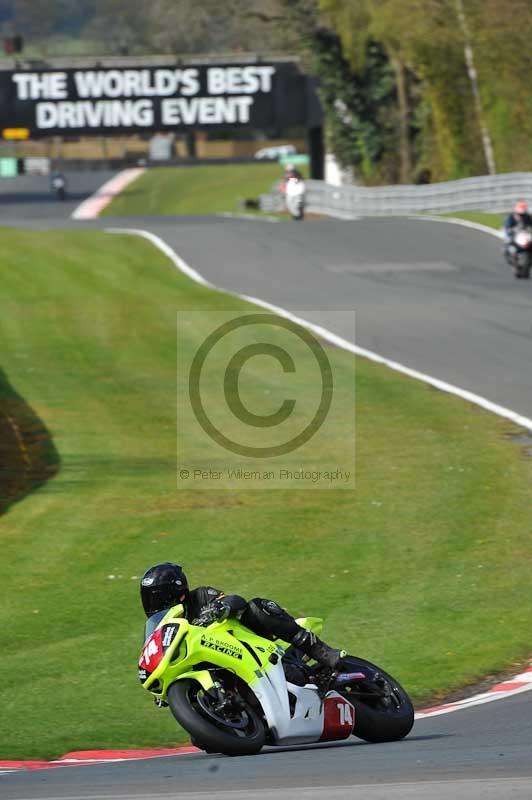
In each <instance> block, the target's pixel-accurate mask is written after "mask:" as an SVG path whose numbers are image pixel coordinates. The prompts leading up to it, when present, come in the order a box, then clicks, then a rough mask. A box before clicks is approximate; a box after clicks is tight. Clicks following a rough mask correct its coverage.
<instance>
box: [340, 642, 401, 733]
mask: <svg viewBox="0 0 532 800" xmlns="http://www.w3.org/2000/svg"><path fill="white" fill-rule="evenodd" d="M342 670H345V671H346V672H359V671H360V672H363V673H365V674H366V675H367V676H368V678H369V680H368V681H367V683H366V681H363V682H356V683H354V684H353V685H351V686H350V685H348V686H343V687H342V688H341V689H338V690H337V691H338V692H339V693H340V694H342V695H343V696H344V697H345V698H346V700H348V701H349V702H350V703H351V704H352V705H353V706H354V708H355V725H354V728H353V734H354V736H358V738H359V739H364V740H365V741H366V742H396V741H397V740H399V739H404V737H405V736H407V735H408V734H409V733H410V731H411V730H412V727H413V725H414V707H413V705H412V701H411V700H410V698H409V696H408V694H407V693H406V691H405V690H404V689H403V687H402V686H401V684H400V683H399V681H396V680H395V678H392V676H391V675H389V674H388V673H387V672H385V671H384V670H383V669H381V668H380V667H377V666H376V665H375V664H372V663H371V662H369V661H365V660H364V659H363V658H356V657H355V656H347V657H346V658H345V659H343V661H342ZM374 679H375V680H374Z"/></svg>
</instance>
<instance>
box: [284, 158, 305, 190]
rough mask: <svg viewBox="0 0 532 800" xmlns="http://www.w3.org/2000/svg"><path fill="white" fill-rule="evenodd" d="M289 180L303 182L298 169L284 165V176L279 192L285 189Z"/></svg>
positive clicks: (290, 165) (291, 165)
mask: <svg viewBox="0 0 532 800" xmlns="http://www.w3.org/2000/svg"><path fill="white" fill-rule="evenodd" d="M289 180H296V181H302V180H303V174H302V173H301V172H300V171H299V170H298V169H296V168H295V166H294V165H293V164H286V166H285V168H284V176H283V180H282V182H281V191H284V187H286V184H287V183H288V181H289Z"/></svg>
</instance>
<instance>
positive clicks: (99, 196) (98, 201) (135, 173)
mask: <svg viewBox="0 0 532 800" xmlns="http://www.w3.org/2000/svg"><path fill="white" fill-rule="evenodd" d="M145 171H146V170H145V169H143V168H141V167H135V168H133V169H124V170H122V172H119V173H118V175H114V176H113V177H112V178H111V179H110V180H108V181H106V183H104V184H103V185H102V186H100V188H99V189H98V190H97V191H96V192H95V193H94V194H92V195H91V196H90V197H87V199H86V200H84V201H83V203H81V204H80V205H79V206H78V207H77V208H76V209H74V211H73V212H72V214H71V218H72V219H96V217H97V216H98V215H99V214H100V213H101V212H102V211H103V209H104V208H105V207H106V206H107V205H109V203H110V202H111V200H113V199H114V198H115V197H116V196H117V194H120V192H121V191H123V190H124V189H125V188H126V186H129V184H130V183H132V182H133V181H135V180H137V178H138V177H139V175H142V173H143V172H145Z"/></svg>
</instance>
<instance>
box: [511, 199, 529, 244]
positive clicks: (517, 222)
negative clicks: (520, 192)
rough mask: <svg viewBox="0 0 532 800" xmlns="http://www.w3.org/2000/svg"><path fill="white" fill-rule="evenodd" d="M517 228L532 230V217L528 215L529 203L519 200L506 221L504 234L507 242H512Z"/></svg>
mask: <svg viewBox="0 0 532 800" xmlns="http://www.w3.org/2000/svg"><path fill="white" fill-rule="evenodd" d="M516 228H532V216H530V214H529V213H528V203H525V201H524V200H519V202H517V203H516V204H515V206H514V208H513V211H512V213H511V214H509V215H508V216H507V217H506V219H505V221H504V234H505V237H506V241H507V242H511V241H512V239H513V237H514V233H515V229H516Z"/></svg>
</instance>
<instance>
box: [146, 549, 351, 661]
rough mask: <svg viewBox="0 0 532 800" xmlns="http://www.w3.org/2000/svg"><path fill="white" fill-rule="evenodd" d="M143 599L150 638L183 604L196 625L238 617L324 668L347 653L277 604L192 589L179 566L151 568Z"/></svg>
mask: <svg viewBox="0 0 532 800" xmlns="http://www.w3.org/2000/svg"><path fill="white" fill-rule="evenodd" d="M140 596H141V601H142V605H143V608H144V611H145V613H146V616H147V617H148V621H147V623H146V632H145V633H146V636H148V635H149V634H150V633H151V632H152V630H154V629H155V627H156V626H157V625H158V623H159V622H160V620H161V619H162V618H163V616H164V615H165V613H166V611H167V610H168V609H169V608H171V607H172V606H175V605H177V604H179V603H181V604H182V605H183V607H184V610H185V616H186V618H187V620H188V621H189V622H191V623H192V624H194V625H208V624H210V623H211V622H220V621H222V620H224V619H227V618H228V617H237V618H238V619H240V622H241V623H242V625H245V627H246V628H249V630H251V631H253V632H254V633H256V634H258V635H259V636H263V637H265V638H267V639H282V640H283V641H285V642H289V643H290V644H292V645H294V646H295V647H297V648H298V650H300V651H301V652H302V653H303V654H304V655H306V656H308V657H309V658H313V659H315V660H316V661H318V662H319V663H320V664H322V665H324V666H327V667H330V668H331V669H336V668H337V667H338V665H339V662H340V660H341V658H342V657H343V656H344V655H345V654H344V651H342V650H337V649H335V648H332V647H330V646H329V645H328V644H326V643H325V642H323V641H322V640H321V639H318V637H317V636H316V635H315V634H314V633H312V632H311V631H308V630H306V629H305V628H302V627H300V626H299V625H298V624H297V622H296V621H295V619H294V618H293V617H292V616H290V614H288V612H287V611H285V610H284V609H283V608H281V607H280V606H279V605H277V603H275V602H274V601H273V600H267V599H265V598H261V597H255V598H254V599H253V600H250V601H249V602H248V601H246V600H245V599H244V598H243V597H241V596H240V595H236V594H233V595H225V594H224V593H223V591H221V590H220V589H215V588H214V587H212V586H198V587H197V588H196V589H192V590H191V589H189V586H188V580H187V577H186V575H185V572H184V570H183V567H181V566H180V565H179V564H174V563H172V562H164V563H161V564H155V565H154V566H153V567H150V568H149V569H148V570H147V571H146V572H145V573H144V575H143V576H142V578H141V581H140Z"/></svg>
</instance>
